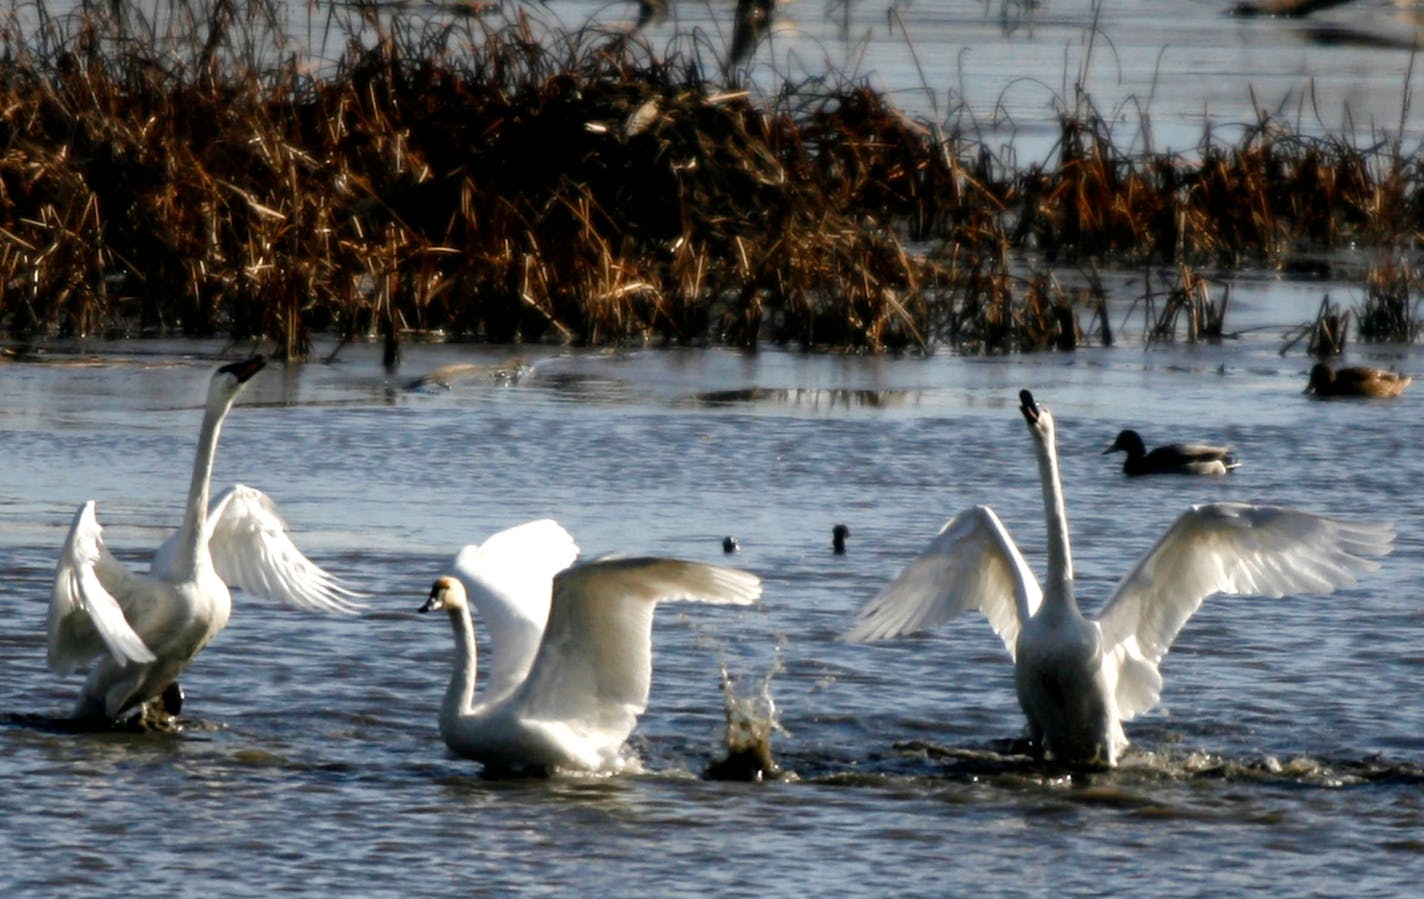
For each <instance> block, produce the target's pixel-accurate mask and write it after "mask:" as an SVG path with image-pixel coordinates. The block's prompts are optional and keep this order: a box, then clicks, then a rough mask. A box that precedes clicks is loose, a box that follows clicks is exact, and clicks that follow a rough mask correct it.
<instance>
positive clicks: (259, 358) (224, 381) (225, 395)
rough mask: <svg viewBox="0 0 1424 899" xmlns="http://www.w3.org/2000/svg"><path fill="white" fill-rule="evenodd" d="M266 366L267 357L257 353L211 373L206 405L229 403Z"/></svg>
mask: <svg viewBox="0 0 1424 899" xmlns="http://www.w3.org/2000/svg"><path fill="white" fill-rule="evenodd" d="M266 364H267V357H265V356H263V355H262V354H261V353H258V354H257V355H256V356H252V357H249V358H247V359H244V360H242V361H241V362H233V363H232V364H230V365H224V366H223V367H222V368H220V369H218V370H217V371H216V372H214V373H213V380H212V382H211V383H210V384H209V385H208V404H209V405H212V404H214V403H217V404H224V403H230V402H232V401H233V399H234V398H235V397H236V396H237V395H238V394H239V393H240V392H241V391H242V387H243V385H244V384H246V383H247V382H248V381H250V380H252V376H253V375H255V374H257V373H258V372H259V371H261V370H262V368H263V366H265V365H266Z"/></svg>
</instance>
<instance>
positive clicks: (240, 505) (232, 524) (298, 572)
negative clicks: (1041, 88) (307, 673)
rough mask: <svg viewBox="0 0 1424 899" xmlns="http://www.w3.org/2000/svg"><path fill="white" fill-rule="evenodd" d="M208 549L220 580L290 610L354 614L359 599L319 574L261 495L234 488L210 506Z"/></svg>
mask: <svg viewBox="0 0 1424 899" xmlns="http://www.w3.org/2000/svg"><path fill="white" fill-rule="evenodd" d="M208 527H209V529H210V531H211V533H210V536H209V538H208V550H209V552H210V553H211V554H212V559H213V568H214V569H215V570H216V571H217V574H218V577H220V578H222V579H223V581H224V582H226V583H227V584H228V585H229V586H232V587H239V588H241V589H243V590H246V591H248V592H249V593H256V594H258V595H260V596H266V597H268V598H271V599H277V600H280V601H282V602H284V603H287V604H289V605H294V606H298V607H301V608H304V609H315V610H318V611H325V612H348V613H354V612H357V611H359V610H360V605H359V604H357V603H355V602H353V600H355V599H356V598H358V597H359V596H361V594H359V593H357V592H356V591H354V590H351V589H350V588H348V587H346V586H344V585H343V584H342V583H341V582H340V581H338V580H337V579H336V578H335V577H333V576H332V575H330V574H328V573H327V572H325V571H323V570H322V569H321V568H320V567H318V566H317V565H316V563H314V562H312V561H311V560H310V559H308V558H307V557H306V556H304V555H302V551H301V550H299V549H297V547H296V544H294V543H293V542H292V540H291V538H290V537H288V536H287V525H286V523H285V522H284V521H282V518H281V516H280V515H278V514H277V504H276V503H274V502H273V501H272V498H271V497H269V496H268V495H267V494H265V493H263V492H262V491H261V490H257V489H254V488H252V487H246V486H244V485H242V484H235V485H233V486H232V487H229V488H228V489H227V490H224V491H223V492H222V493H221V494H219V495H218V496H217V498H216V499H214V500H213V501H212V503H211V504H210V505H209V507H208Z"/></svg>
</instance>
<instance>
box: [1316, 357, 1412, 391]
mask: <svg viewBox="0 0 1424 899" xmlns="http://www.w3.org/2000/svg"><path fill="white" fill-rule="evenodd" d="M1413 380H1414V379H1413V378H1411V377H1409V376H1408V375H1402V374H1399V373H1398V372H1393V371H1384V370H1382V369H1378V368H1370V367H1369V366H1367V365H1355V366H1350V367H1347V368H1334V369H1332V368H1331V367H1330V366H1328V365H1326V364H1325V363H1324V362H1317V363H1315V367H1314V368H1312V369H1311V370H1310V383H1309V384H1308V385H1306V388H1305V392H1306V393H1313V394H1315V395H1316V396H1318V397H1334V396H1366V397H1378V398H1383V397H1391V396H1399V395H1400V394H1401V393H1403V392H1404V388H1406V387H1408V386H1409V385H1410V383H1411V382H1412V381H1413Z"/></svg>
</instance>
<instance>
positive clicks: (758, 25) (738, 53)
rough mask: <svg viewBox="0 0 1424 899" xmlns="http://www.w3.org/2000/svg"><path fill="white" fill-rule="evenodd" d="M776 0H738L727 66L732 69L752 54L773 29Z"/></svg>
mask: <svg viewBox="0 0 1424 899" xmlns="http://www.w3.org/2000/svg"><path fill="white" fill-rule="evenodd" d="M775 5H776V0H737V16H736V20H735V21H734V22H733V23H732V49H731V50H730V51H729V52H728V53H727V68H728V69H732V68H733V67H735V66H737V65H738V64H739V63H742V62H744V61H745V60H746V59H747V57H749V56H751V55H752V51H753V50H755V49H756V45H757V44H758V43H760V42H761V39H762V38H763V37H764V36H766V34H767V33H768V32H770V31H771V11H772V7H774V6H775Z"/></svg>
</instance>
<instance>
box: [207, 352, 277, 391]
mask: <svg viewBox="0 0 1424 899" xmlns="http://www.w3.org/2000/svg"><path fill="white" fill-rule="evenodd" d="M266 364H267V357H266V356H264V355H262V354H261V353H258V354H257V355H256V356H253V357H251V358H250V359H244V360H242V361H241V362H234V363H232V364H231V365H224V366H223V367H222V368H220V369H218V371H225V372H227V373H228V374H230V375H232V376H233V377H234V378H237V382H238V383H239V384H246V383H247V381H248V379H249V378H251V377H252V376H253V375H255V374H257V373H258V372H259V371H261V370H262V368H263V366H265V365H266Z"/></svg>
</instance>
